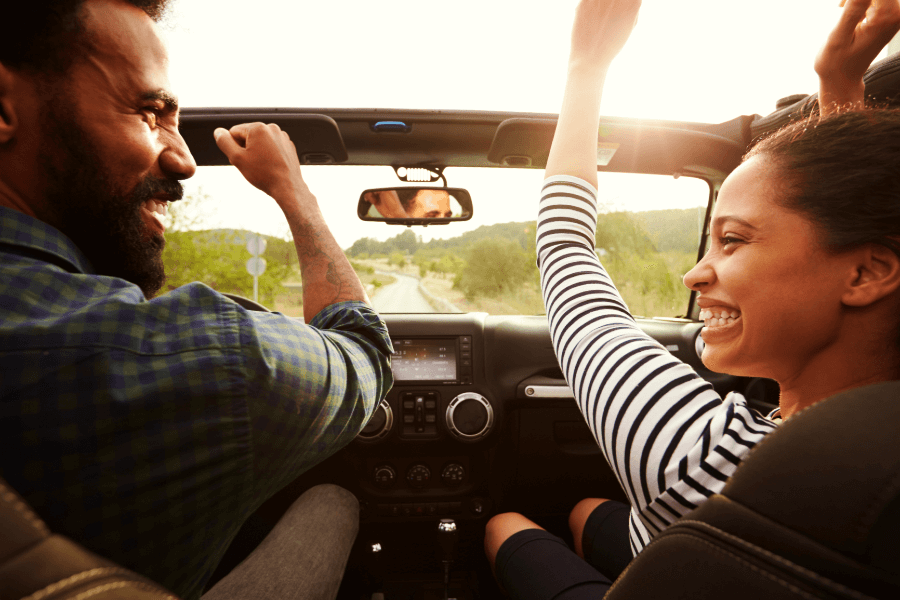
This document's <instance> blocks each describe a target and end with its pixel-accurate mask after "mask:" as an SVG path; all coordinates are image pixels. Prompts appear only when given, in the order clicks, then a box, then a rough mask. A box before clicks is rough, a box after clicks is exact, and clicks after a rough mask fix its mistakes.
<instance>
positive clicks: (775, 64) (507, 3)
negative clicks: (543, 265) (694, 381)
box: [164, 0, 841, 247]
mask: <svg viewBox="0 0 900 600" xmlns="http://www.w3.org/2000/svg"><path fill="white" fill-rule="evenodd" d="M838 3H839V2H838V0H757V1H755V2H739V1H736V0H683V1H681V2H674V1H673V0H644V3H643V7H642V9H641V15H640V21H639V23H638V26H637V28H636V29H635V31H634V33H633V34H632V36H631V39H630V40H629V42H628V45H627V46H626V47H625V49H624V50H623V52H622V53H621V54H620V55H619V57H618V58H617V59H616V62H615V63H614V65H613V68H612V71H611V73H610V76H609V78H608V80H607V85H606V90H605V92H604V98H603V113H604V114H606V115H612V116H625V117H645V118H663V119H676V120H687V121H703V122H721V121H726V120H729V119H732V118H734V117H736V116H738V115H741V114H754V113H759V114H767V113H769V112H771V111H772V110H773V109H774V106H775V101H776V100H777V99H778V98H779V97H782V96H786V95H789V94H794V93H812V92H814V91H816V88H817V85H818V82H817V79H816V76H815V73H814V72H813V69H812V63H813V58H814V56H815V53H816V52H817V50H818V48H819V47H820V46H821V44H822V42H823V41H824V39H825V36H826V35H827V33H828V31H830V29H831V28H832V27H833V26H834V24H835V23H836V21H837V19H838V16H839V14H840V10H841V9H840V8H839V7H838ZM575 4H576V0H553V1H552V2H543V3H539V4H537V6H539V7H540V8H539V9H535V8H534V6H535V4H534V3H525V2H522V1H521V0H454V1H453V2H446V3H442V4H438V3H436V2H422V1H421V0H381V1H378V2H372V1H371V0H366V1H363V0H330V1H316V2H291V1H287V0H253V1H252V2H246V1H243V0H242V1H240V2H238V1H235V0H175V1H174V3H173V10H172V12H171V16H170V18H169V22H168V24H167V25H166V26H165V28H164V35H165V37H166V38H167V41H168V43H169V48H170V54H171V67H170V69H171V71H170V75H171V81H172V86H173V88H174V91H175V92H176V93H177V94H178V96H179V98H180V100H181V104H182V105H183V106H192V107H198V106H246V107H263V106H281V107H290V106H294V107H341V108H433V109H471V110H509V111H533V112H549V113H555V112H557V111H558V110H559V105H560V101H561V97H562V89H563V84H564V77H565V65H566V58H567V56H568V45H569V32H570V30H571V21H572V16H573V11H574V7H575ZM201 171H204V170H203V169H201ZM206 171H210V173H199V174H198V175H197V177H195V180H194V181H193V182H191V183H189V184H188V185H187V188H188V191H189V192H190V191H195V190H196V189H197V188H198V186H202V188H203V190H204V191H205V192H206V193H208V194H210V195H211V196H212V197H213V198H214V199H215V200H216V201H217V202H220V203H221V205H220V213H221V215H222V216H223V218H226V216H227V215H235V216H236V215H241V217H240V218H241V219H242V220H243V222H244V223H245V224H247V226H250V227H252V228H255V229H257V230H259V231H262V232H264V233H272V234H283V233H284V231H286V224H284V222H283V218H281V220H280V221H279V216H280V215H279V213H278V210H277V207H274V203H272V202H271V201H268V202H269V204H266V202H267V201H266V199H263V198H258V197H256V196H255V195H254V194H255V190H249V189H246V188H244V187H242V185H241V182H242V180H241V179H240V177H239V176H238V177H235V176H233V174H225V172H226V171H228V170H227V169H206ZM306 172H307V173H308V176H307V180H308V182H309V183H310V187H311V188H312V189H313V192H314V193H316V195H317V196H318V197H319V199H320V204H321V205H322V207H323V211H324V212H325V213H326V218H327V219H328V220H329V222H330V223H333V224H334V223H340V224H341V226H340V227H339V228H338V227H336V226H335V225H332V226H333V228H334V229H335V234H336V236H337V237H338V241H339V242H340V243H341V245H342V246H344V247H346V246H348V245H350V243H352V242H353V241H354V240H355V239H357V238H358V237H361V236H365V235H368V236H371V237H379V238H381V239H384V238H385V237H388V236H390V235H396V234H397V233H399V232H400V231H402V230H401V229H399V228H396V227H390V228H389V227H387V226H385V225H382V224H364V223H362V222H356V221H355V219H356V217H355V212H354V208H355V204H356V201H357V199H358V197H359V193H360V192H361V191H362V189H363V188H366V187H379V186H382V185H392V184H393V183H394V182H395V181H396V179H395V178H393V175H392V172H391V171H389V170H388V171H387V172H386V174H380V173H379V174H378V175H372V176H371V179H369V178H361V179H359V180H358V181H352V182H348V181H344V182H343V186H342V189H341V190H340V197H338V195H337V190H334V189H333V184H331V183H329V181H328V179H329V178H327V177H323V178H321V179H320V180H319V181H315V180H316V179H318V176H317V175H315V174H314V173H313V171H312V170H307V171H306ZM538 177H539V176H538ZM538 181H539V179H538ZM316 183H318V184H319V185H320V186H329V189H322V188H321V187H320V188H318V189H317V188H316ZM450 185H454V182H453V181H451V182H450ZM251 199H252V200H251ZM473 199H474V201H475V212H476V217H477V216H478V215H479V209H480V208H482V206H481V205H479V202H478V198H477V197H476V195H475V194H474V193H473ZM525 200H528V199H525ZM251 201H252V206H253V210H252V211H248V210H247V206H248V205H249V203H250V202H251ZM523 202H524V200H523ZM526 205H527V206H531V205H532V204H531V203H530V202H527V203H526ZM532 218H534V215H532V214H530V212H529V211H525V212H523V214H522V215H521V217H519V218H516V219H515V220H526V219H532ZM351 220H353V222H352V223H351ZM472 225H475V224H474V223H473V224H472ZM373 226H375V227H378V229H373ZM451 227H453V226H451ZM434 231H435V229H434V228H428V230H421V229H419V230H417V233H426V238H427V237H430V234H431V232H434ZM462 231H463V229H462V228H460V227H458V226H457V228H455V229H452V230H450V229H449V228H447V229H445V230H443V231H441V232H440V233H438V234H437V235H442V236H445V235H458V234H459V233H461V232H462Z"/></svg>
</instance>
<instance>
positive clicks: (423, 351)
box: [391, 339, 456, 381]
mask: <svg viewBox="0 0 900 600" xmlns="http://www.w3.org/2000/svg"><path fill="white" fill-rule="evenodd" d="M391 370H392V371H393V372H394V380H395V381H453V380H455V379H456V340H453V339H445V340H404V339H400V340H394V354H393V355H392V356H391Z"/></svg>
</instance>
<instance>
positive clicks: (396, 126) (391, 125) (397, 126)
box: [372, 121, 412, 133]
mask: <svg viewBox="0 0 900 600" xmlns="http://www.w3.org/2000/svg"><path fill="white" fill-rule="evenodd" d="M372 129H374V130H375V131H377V132H378V133H383V132H393V133H409V132H410V131H412V125H407V124H406V123H404V122H403V121H378V122H377V123H375V124H374V125H372Z"/></svg>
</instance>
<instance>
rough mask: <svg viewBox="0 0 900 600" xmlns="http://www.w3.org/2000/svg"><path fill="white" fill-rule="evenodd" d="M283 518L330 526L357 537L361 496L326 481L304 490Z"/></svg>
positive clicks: (336, 531)
mask: <svg viewBox="0 0 900 600" xmlns="http://www.w3.org/2000/svg"><path fill="white" fill-rule="evenodd" d="M283 518H284V519H289V520H293V521H296V522H298V523H301V522H302V523H303V527H310V528H314V527H317V526H319V527H321V526H327V527H328V528H329V530H330V531H332V533H333V534H334V536H337V535H338V534H341V535H342V536H344V537H348V538H350V539H355V538H356V534H357V532H358V531H359V500H357V499H356V496H354V495H353V494H352V493H350V492H349V491H347V490H345V489H344V488H342V487H340V486H337V485H333V484H330V483H324V484H321V485H317V486H314V487H311V488H309V489H308V490H306V491H305V492H303V494H302V495H301V496H300V497H299V498H297V500H295V501H294V504H292V505H291V507H290V508H289V509H288V512H287V514H286V515H285V517H283Z"/></svg>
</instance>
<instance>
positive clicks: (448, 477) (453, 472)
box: [441, 463, 466, 487]
mask: <svg viewBox="0 0 900 600" xmlns="http://www.w3.org/2000/svg"><path fill="white" fill-rule="evenodd" d="M465 478H466V469H465V468H464V467H463V466H462V465H461V464H459V463H450V464H449V465H447V466H446V467H444V470H443V471H441V481H443V482H444V485H446V486H448V487H458V486H460V485H462V483H463V481H465Z"/></svg>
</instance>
